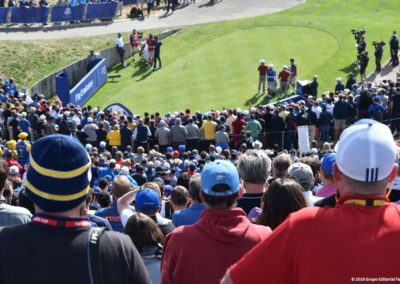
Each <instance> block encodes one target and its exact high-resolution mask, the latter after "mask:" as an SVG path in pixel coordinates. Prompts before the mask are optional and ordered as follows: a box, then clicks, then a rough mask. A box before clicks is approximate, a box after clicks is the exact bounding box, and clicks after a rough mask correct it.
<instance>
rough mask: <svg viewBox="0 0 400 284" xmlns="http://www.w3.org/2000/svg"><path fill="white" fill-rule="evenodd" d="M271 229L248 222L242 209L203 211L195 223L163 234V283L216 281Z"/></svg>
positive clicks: (192, 283)
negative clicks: (165, 234)
mask: <svg viewBox="0 0 400 284" xmlns="http://www.w3.org/2000/svg"><path fill="white" fill-rule="evenodd" d="M270 232H271V230H270V228H268V227H265V226H260V225H254V224H251V223H250V221H249V220H248V219H247V216H246V214H245V213H244V211H243V210H242V209H241V208H233V209H207V210H204V211H203V213H202V214H201V217H200V220H199V221H198V222H197V223H195V224H194V225H190V226H180V227H178V228H176V229H175V230H174V231H173V232H172V233H170V234H169V235H168V236H167V237H166V239H165V242H164V251H163V256H162V259H161V276H162V283H164V284H166V283H175V284H181V283H182V284H188V283H190V284H197V283H199V284H204V283H219V281H220V280H221V279H222V277H223V276H224V274H225V272H226V270H227V269H228V267H229V266H230V265H231V264H233V263H235V262H236V261H237V260H238V259H240V257H241V256H242V255H244V254H245V253H246V252H248V251H249V250H250V249H251V248H252V247H254V246H255V245H256V244H257V243H259V242H260V241H261V240H263V239H264V238H265V237H267V236H268V235H269V234H270Z"/></svg>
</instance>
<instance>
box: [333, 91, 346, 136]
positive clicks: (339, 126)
mask: <svg viewBox="0 0 400 284" xmlns="http://www.w3.org/2000/svg"><path fill="white" fill-rule="evenodd" d="M348 118H349V106H348V104H347V102H346V100H345V96H344V95H343V94H340V95H339V100H338V101H337V102H336V104H335V106H334V108H333V119H334V123H335V141H337V140H338V139H339V136H340V134H341V133H342V131H343V130H344V129H345V128H346V122H347V119H348Z"/></svg>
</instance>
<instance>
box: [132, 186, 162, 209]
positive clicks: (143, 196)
mask: <svg viewBox="0 0 400 284" xmlns="http://www.w3.org/2000/svg"><path fill="white" fill-rule="evenodd" d="M135 207H136V209H138V210H139V211H140V212H142V213H155V212H157V210H158V209H159V208H160V197H159V195H158V193H157V191H155V190H153V189H148V188H145V189H140V190H139V191H138V192H137V193H136V197H135Z"/></svg>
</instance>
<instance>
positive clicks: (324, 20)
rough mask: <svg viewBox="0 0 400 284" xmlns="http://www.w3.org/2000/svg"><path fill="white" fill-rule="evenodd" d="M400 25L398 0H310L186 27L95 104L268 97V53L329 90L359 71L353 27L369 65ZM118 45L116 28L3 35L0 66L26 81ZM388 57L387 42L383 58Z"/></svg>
mask: <svg viewBox="0 0 400 284" xmlns="http://www.w3.org/2000/svg"><path fill="white" fill-rule="evenodd" d="M266 5H267V4H266ZM397 25H398V1H397V0H380V1H376V0H347V1H342V0H308V1H307V2H306V3H305V4H303V5H300V6H298V7H295V8H293V9H290V10H286V11H282V12H280V13H276V14H273V15H266V16H261V17H255V18H250V19H243V20H236V21H226V22H221V23H211V24H205V25H198V26H193V27H187V28H185V29H184V30H183V31H182V32H180V33H178V34H176V35H174V36H172V37H170V38H168V39H167V40H165V42H164V45H163V49H162V59H163V68H162V69H161V70H158V71H155V72H151V71H149V70H147V69H143V68H140V66H136V65H131V66H129V67H128V68H126V69H123V70H118V69H115V70H112V71H111V72H115V71H116V70H118V71H117V72H119V73H121V74H122V75H123V77H122V78H121V79H120V80H116V81H118V82H116V83H108V84H106V85H105V86H104V87H103V88H102V89H101V90H100V91H99V92H98V93H97V94H96V95H95V96H94V97H93V98H92V99H91V100H90V102H89V103H90V104H93V105H100V106H106V105H107V104H109V103H111V102H122V103H124V104H125V105H127V106H128V107H130V108H131V109H132V110H133V111H134V112H138V113H143V112H144V111H155V110H159V111H162V112H166V111H175V110H182V109H184V108H192V109H193V110H202V111H205V110H209V109H213V108H219V109H220V108H221V107H223V106H227V107H229V106H235V107H236V106H239V107H247V105H248V103H249V102H251V103H252V104H259V103H264V102H266V101H265V99H264V98H261V97H257V96H255V91H256V88H257V72H256V68H257V63H258V60H259V59H260V58H262V57H264V58H266V60H267V62H268V63H274V64H275V66H276V67H277V69H280V68H281V65H282V64H288V59H289V58H290V57H294V58H296V60H297V63H298V66H299V67H298V69H299V76H298V79H310V78H311V77H312V76H313V75H314V74H318V76H319V81H320V88H319V91H320V92H322V91H328V90H331V89H332V88H333V87H334V84H335V78H336V77H338V76H341V77H346V75H347V74H348V73H349V72H350V71H353V72H356V70H355V65H354V64H353V63H354V59H355V54H356V48H355V46H354V43H355V41H354V38H353V36H352V34H351V33H350V30H351V29H353V28H364V29H366V30H367V33H366V39H367V43H368V47H367V49H368V51H369V52H370V58H371V59H370V65H369V68H368V71H371V70H373V68H374V66H373V65H374V64H373V62H374V60H373V48H372V47H371V42H372V41H373V40H380V39H383V40H385V41H388V39H389V37H390V35H391V32H392V30H393V29H396V26H397ZM113 44H114V36H113V35H112V36H104V37H101V38H99V37H97V38H94V39H89V38H88V39H80V40H68V41H61V42H60V41H56V42H48V43H47V42H33V43H32V42H27V43H12V42H8V43H7V42H6V43H5V42H0V58H2V59H0V60H1V61H0V62H1V63H0V68H1V71H2V72H3V73H5V74H8V75H10V76H13V77H16V78H19V80H23V83H24V84H27V85H28V84H29V83H32V82H33V81H35V80H37V79H39V78H41V77H43V76H45V75H46V74H48V73H50V72H51V71H54V70H55V69H58V68H60V67H62V66H64V65H66V64H67V63H69V62H72V61H74V60H75V59H77V58H78V57H80V56H83V55H86V54H87V51H88V50H89V49H91V48H93V47H96V48H97V49H99V48H102V47H105V46H111V45H113ZM82 45H83V46H84V48H83V50H80V47H81V46H82ZM43 47H44V48H43ZM72 48H75V51H71V49H72ZM59 49H60V50H61V51H60V50H59ZM12 56H14V57H17V56H18V58H19V59H18V60H16V62H17V64H15V63H12V60H3V59H4V58H10V57H12ZM388 57H389V47H388V45H386V46H385V52H384V60H385V59H387V58H388ZM184 62H186V67H185V68H183V65H184Z"/></svg>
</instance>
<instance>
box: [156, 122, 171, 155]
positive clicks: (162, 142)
mask: <svg viewBox="0 0 400 284" xmlns="http://www.w3.org/2000/svg"><path fill="white" fill-rule="evenodd" d="M154 137H155V138H156V139H157V140H158V146H160V152H161V153H162V154H165V151H166V150H167V147H168V146H169V145H170V144H171V133H170V130H169V128H168V127H167V124H166V123H165V121H164V120H161V121H160V123H159V124H158V128H157V130H156V132H155V133H154Z"/></svg>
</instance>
